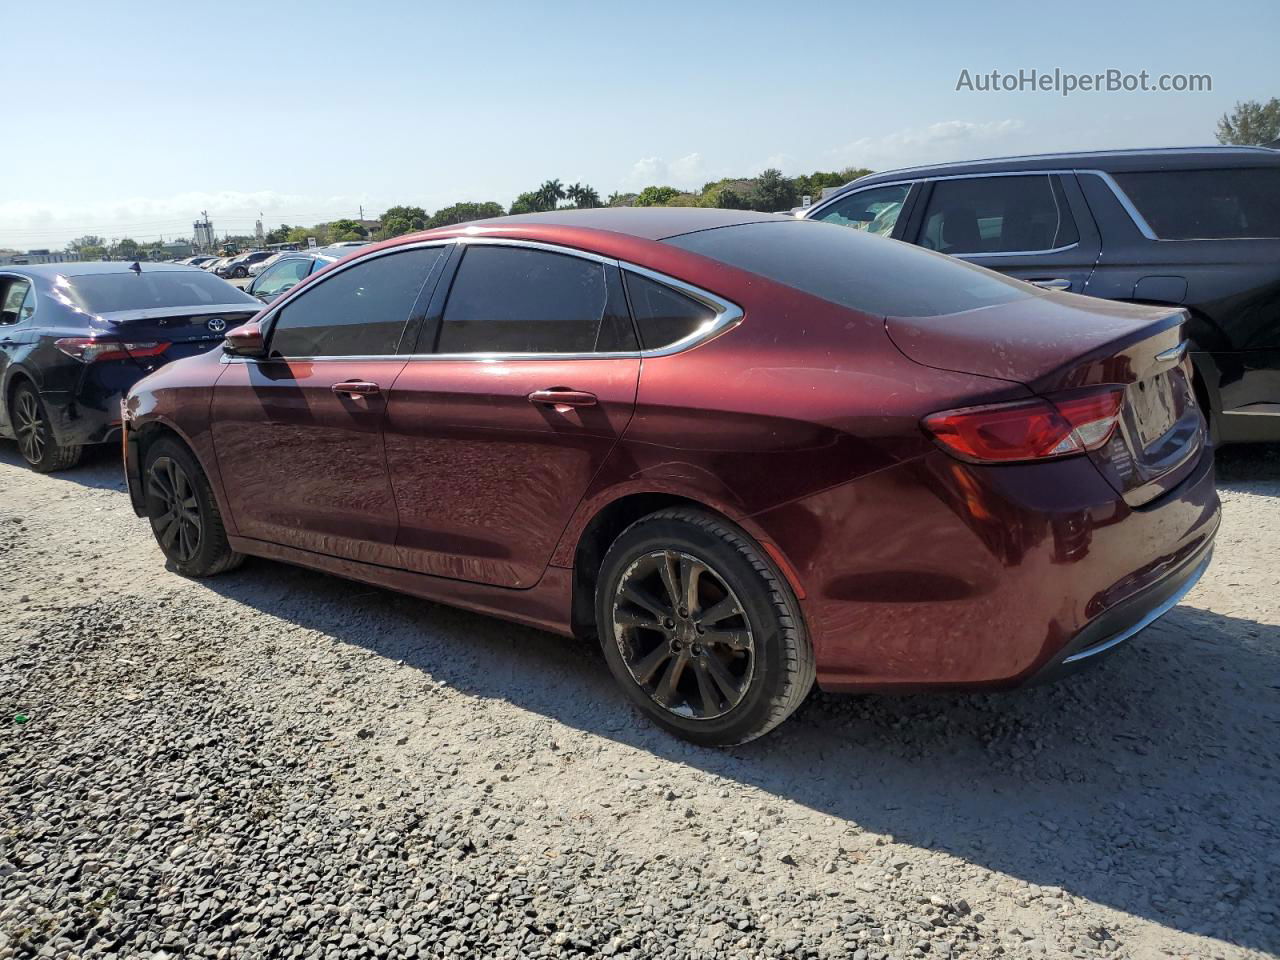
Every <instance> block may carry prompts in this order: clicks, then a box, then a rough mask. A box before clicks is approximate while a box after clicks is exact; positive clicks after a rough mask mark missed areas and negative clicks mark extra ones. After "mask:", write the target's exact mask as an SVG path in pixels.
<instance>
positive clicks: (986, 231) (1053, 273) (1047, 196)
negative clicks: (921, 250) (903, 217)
mask: <svg viewBox="0 0 1280 960" xmlns="http://www.w3.org/2000/svg"><path fill="white" fill-rule="evenodd" d="M927 188H928V189H927V195H926V196H924V197H922V198H921V200H922V203H923V215H921V216H919V217H915V218H913V220H914V221H916V223H915V224H913V231H914V232H913V235H912V236H911V237H910V239H911V240H912V241H913V242H914V243H916V244H918V245H920V246H922V247H927V248H928V249H930V250H937V251H939V252H940V253H945V254H949V255H950V256H953V257H958V258H960V259H962V260H968V261H970V262H971V263H976V264H979V265H980V266H984V267H988V268H990V269H992V270H999V271H1000V272H1001V273H1006V274H1008V275H1009V276H1012V277H1017V278H1018V279H1019V280H1026V281H1029V282H1030V283H1034V284H1037V285H1039V286H1042V287H1045V288H1047V289H1050V290H1068V291H1071V292H1072V293H1081V292H1083V291H1084V288H1085V285H1086V284H1087V283H1088V280H1089V275H1090V274H1091V273H1092V272H1093V268H1094V264H1096V263H1097V260H1098V252H1099V241H1098V231H1097V228H1096V226H1095V225H1094V223H1093V219H1092V217H1091V216H1090V215H1089V211H1088V207H1087V206H1086V205H1085V202H1084V197H1083V195H1082V194H1081V193H1080V188H1079V186H1078V184H1077V183H1076V179H1075V177H1074V176H1072V175H1067V176H1065V177H1064V176H1060V175H1059V174H1057V173H1029V174H1016V175H1008V176H1006V175H1000V176H980V177H951V178H943V179H939V180H935V181H933V182H932V183H930V184H928V185H927ZM916 224H918V226H917V225H916Z"/></svg>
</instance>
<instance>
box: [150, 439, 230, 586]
mask: <svg viewBox="0 0 1280 960" xmlns="http://www.w3.org/2000/svg"><path fill="white" fill-rule="evenodd" d="M143 477H144V478H145V483H146V497H147V516H148V517H149V518H150V520H151V532H152V533H154V534H155V537H156V542H157V543H159V544H160V549H161V551H162V552H163V553H164V555H165V557H166V558H167V559H168V561H169V562H170V563H171V564H173V567H174V569H175V570H177V572H178V573H181V574H182V575H184V576H188V577H212V576H214V575H216V574H219V573H224V572H226V571H227V570H231V569H233V568H235V567H238V566H239V565H240V564H241V563H242V562H243V561H244V556H243V555H242V554H239V553H236V552H235V551H234V550H232V549H231V547H230V545H229V544H228V542H227V532H226V530H225V529H224V527H223V524H222V514H221V513H220V512H219V510H218V503H217V501H216V500H215V499H214V496H213V490H212V488H211V487H210V486H209V478H208V477H206V476H205V473H204V470H203V469H201V467H200V463H199V461H197V460H196V458H195V456H194V455H193V454H192V453H191V451H190V450H188V449H187V448H186V446H185V445H183V444H182V443H181V442H179V441H178V440H176V439H174V438H171V437H161V438H160V439H159V440H157V441H155V442H154V443H153V444H151V446H150V447H148V448H147V453H146V459H145V461H144V464H143Z"/></svg>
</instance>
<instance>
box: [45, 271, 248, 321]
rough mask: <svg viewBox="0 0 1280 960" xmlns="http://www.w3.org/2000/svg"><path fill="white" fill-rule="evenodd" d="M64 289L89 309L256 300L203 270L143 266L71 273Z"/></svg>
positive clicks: (105, 309) (137, 308)
mask: <svg viewBox="0 0 1280 960" xmlns="http://www.w3.org/2000/svg"><path fill="white" fill-rule="evenodd" d="M61 289H63V290H64V291H65V292H66V294H67V296H68V297H70V299H71V300H72V301H74V303H75V304H76V306H78V307H79V308H80V309H81V310H84V311H85V312H86V313H111V312H112V311H114V310H150V309H155V308H158V307H200V306H205V305H210V304H226V303H241V302H249V303H252V302H253V297H251V296H249V295H248V294H246V293H245V292H244V291H243V290H239V289H237V288H236V287H233V286H232V285H231V284H229V283H227V281H225V280H222V279H220V278H219V277H216V276H214V275H213V274H211V273H205V272H204V271H203V270H165V271H160V270H156V271H150V270H148V268H146V267H143V268H142V272H141V273H134V272H133V271H132V270H127V269H126V270H122V271H121V272H120V273H89V274H83V275H81V276H78V277H70V278H69V279H68V281H67V284H66V286H65V287H62V288H61Z"/></svg>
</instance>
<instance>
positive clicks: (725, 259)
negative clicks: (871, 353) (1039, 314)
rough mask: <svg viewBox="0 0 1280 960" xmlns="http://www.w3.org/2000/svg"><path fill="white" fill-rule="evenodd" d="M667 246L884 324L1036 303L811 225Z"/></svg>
mask: <svg viewBox="0 0 1280 960" xmlns="http://www.w3.org/2000/svg"><path fill="white" fill-rule="evenodd" d="M667 242H668V243H671V244H674V245H675V246H677V247H681V248H683V249H685V250H688V251H690V252H692V253H700V254H702V255H703V256H704V257H711V258H712V259H713V260H719V261H720V262H722V263H727V264H729V265H730V266H731V267H738V268H739V269H741V270H749V271H751V272H752V273H758V274H760V275H761V276H765V277H768V278H769V279H770V280H776V281H778V282H779V283H785V284H786V285H787V286H789V287H795V288H796V289H797V290H803V291H804V292H805V293H809V294H812V295H813V296H815V297H821V298H822V299H824V300H830V301H831V302H833V303H838V304H840V305H841V306H845V307H851V308H852V309H854V310H859V311H861V312H863V313H869V314H873V315H875V316H881V317H884V316H894V317H931V316H942V315H945V314H949V313H961V312H963V311H965V310H974V309H976V308H978V307H987V306H992V305H994V304H998V303H1009V302H1011V301H1014V300H1023V299H1026V298H1028V297H1032V296H1036V295H1037V291H1036V289H1035V288H1034V287H1031V286H1029V285H1027V284H1024V283H1021V282H1019V281H1017V280H1012V279H1010V278H1008V277H1003V276H1001V275H1000V274H997V273H993V272H991V271H990V270H984V269H982V268H981V267H975V266H973V265H971V264H968V263H965V262H964V261H963V260H955V259H952V258H951V257H947V256H943V255H942V254H938V253H931V252H930V251H928V250H922V249H920V248H919V247H913V246H911V245H909V244H905V243H899V242H897V241H896V240H886V239H884V238H883V237H877V236H873V235H871V234H868V233H864V232H862V231H860V230H850V229H848V228H847V227H841V226H835V225H833V224H828V223H818V222H815V221H812V220H792V221H781V220H770V221H761V222H759V223H744V224H740V225H738V226H732V227H718V228H716V229H713V230H700V231H698V232H697V233H686V234H681V235H680V236H677V237H671V238H669V239H668V240H667Z"/></svg>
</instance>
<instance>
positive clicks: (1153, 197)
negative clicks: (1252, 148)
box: [1114, 167, 1280, 240]
mask: <svg viewBox="0 0 1280 960" xmlns="http://www.w3.org/2000/svg"><path fill="white" fill-rule="evenodd" d="M1114 176H1115V178H1116V182H1117V183H1119V184H1120V187H1121V188H1122V189H1123V190H1124V192H1125V193H1127V194H1128V195H1129V199H1130V200H1132V201H1133V205H1134V206H1135V207H1137V208H1138V212H1139V213H1141V214H1142V216H1143V217H1145V218H1146V221H1147V223H1148V224H1150V225H1151V229H1152V230H1153V231H1154V232H1155V235H1156V236H1157V237H1159V238H1160V239H1161V240H1222V239H1239V238H1242V237H1280V167H1257V168H1245V169H1240V170H1160V171H1151V172H1150V173H1117V174H1114Z"/></svg>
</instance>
